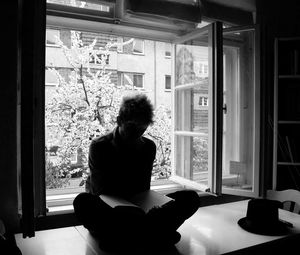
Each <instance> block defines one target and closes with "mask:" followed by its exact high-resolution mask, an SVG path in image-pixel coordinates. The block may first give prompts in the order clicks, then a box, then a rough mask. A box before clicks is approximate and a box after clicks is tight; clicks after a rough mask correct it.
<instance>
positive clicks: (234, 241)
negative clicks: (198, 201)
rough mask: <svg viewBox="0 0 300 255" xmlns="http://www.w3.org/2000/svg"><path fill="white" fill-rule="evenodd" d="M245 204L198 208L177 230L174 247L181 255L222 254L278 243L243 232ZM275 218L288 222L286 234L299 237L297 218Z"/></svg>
mask: <svg viewBox="0 0 300 255" xmlns="http://www.w3.org/2000/svg"><path fill="white" fill-rule="evenodd" d="M247 206H248V200H244V201H239V202H233V203H227V204H220V205H213V206H206V207H201V208H199V209H198V211H197V212H196V213H195V214H194V215H193V216H192V217H191V218H190V219H188V220H187V221H186V222H185V223H184V224H183V225H182V226H181V227H180V228H179V229H178V230H179V232H180V233H181V235H182V238H181V241H180V242H179V243H178V244H176V247H177V249H178V251H179V252H180V253H181V254H189V255H196V254H197V255H199V254H223V253H227V252H232V251H236V250H240V249H243V248H247V247H251V246H254V245H258V244H263V243H266V242H270V241H272V240H276V239H281V238H283V237H286V236H265V235H257V234H252V233H249V232H247V231H246V230H244V229H242V228H241V227H240V226H239V225H238V224H237V222H238V220H239V219H240V218H243V217H245V216H246V211H247ZM279 218H280V219H283V220H286V221H289V222H291V223H292V224H293V225H294V227H293V228H292V229H291V231H290V233H289V234H291V235H292V234H294V233H300V215H298V214H295V213H291V212H288V211H284V210H281V209H280V210H279Z"/></svg>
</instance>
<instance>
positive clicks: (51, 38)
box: [46, 29, 59, 45]
mask: <svg viewBox="0 0 300 255" xmlns="http://www.w3.org/2000/svg"><path fill="white" fill-rule="evenodd" d="M58 39H59V30H55V29H47V30H46V44H47V45H56V44H57V41H58Z"/></svg>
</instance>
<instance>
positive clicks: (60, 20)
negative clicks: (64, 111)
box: [37, 5, 182, 187]
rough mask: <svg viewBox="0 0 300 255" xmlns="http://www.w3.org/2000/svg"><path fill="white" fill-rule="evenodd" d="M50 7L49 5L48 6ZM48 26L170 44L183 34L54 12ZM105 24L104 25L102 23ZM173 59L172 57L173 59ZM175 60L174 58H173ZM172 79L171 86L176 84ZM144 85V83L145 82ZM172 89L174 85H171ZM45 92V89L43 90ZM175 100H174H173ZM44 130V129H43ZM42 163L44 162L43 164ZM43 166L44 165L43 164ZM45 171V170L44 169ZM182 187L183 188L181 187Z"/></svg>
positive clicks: (48, 16) (50, 12) (41, 159)
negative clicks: (78, 17) (136, 37)
mask: <svg viewBox="0 0 300 255" xmlns="http://www.w3.org/2000/svg"><path fill="white" fill-rule="evenodd" d="M47 6H48V5H47ZM47 12H48V15H47V24H50V25H51V26H52V27H55V28H59V27H60V26H63V27H67V28H71V29H76V28H75V27H77V26H78V28H77V29H78V30H88V31H91V32H103V33H113V34H120V35H122V36H130V37H135V36H139V37H140V38H143V39H144V40H147V39H149V40H158V41H163V42H167V43H170V42H172V41H173V40H174V39H176V38H178V36H179V35H180V34H181V33H182V31H179V30H178V31H177V32H174V31H170V30H164V31H163V30H162V29H161V30H157V29H153V28H147V29H145V28H141V27H134V26H124V25H123V26H122V25H115V24H111V23H109V22H107V21H103V20H101V21H99V20H97V19H94V20H93V19H91V20H78V19H77V18H76V17H77V16H76V15H77V14H76V15H74V16H72V15H69V17H68V18H67V17H63V16H62V15H58V16H56V15H55V13H54V12H53V10H50V11H47ZM100 22H104V23H100ZM171 56H174V51H173V49H172V51H171ZM171 58H172V57H171ZM172 59H173V58H172ZM172 80H174V79H171V84H172V83H173V82H174V81H172ZM143 84H144V81H143ZM171 87H172V85H171ZM42 89H43V90H44V88H42ZM172 100H173V99H172ZM40 126H41V123H39V124H38V125H37V128H39V127H40ZM43 128H44V127H43ZM39 145H40V146H44V144H42V143H40V142H39ZM43 160H44V158H40V159H39V161H43ZM41 163H42V162H41ZM42 164H43V163H42ZM43 170H44V169H43ZM181 187H182V186H181Z"/></svg>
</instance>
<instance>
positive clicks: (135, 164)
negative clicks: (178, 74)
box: [73, 94, 199, 250]
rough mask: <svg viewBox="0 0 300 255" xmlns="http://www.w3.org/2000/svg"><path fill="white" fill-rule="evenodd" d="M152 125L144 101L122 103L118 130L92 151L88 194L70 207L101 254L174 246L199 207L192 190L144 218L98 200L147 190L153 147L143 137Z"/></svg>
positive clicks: (149, 106)
mask: <svg viewBox="0 0 300 255" xmlns="http://www.w3.org/2000/svg"><path fill="white" fill-rule="evenodd" d="M152 123H153V106H152V104H151V102H150V101H149V99H148V98H147V97H146V96H145V95H142V94H138V95H135V96H131V97H125V98H124V99H123V102H122V104H121V107H120V110H119V115H118V117H117V127H116V128H115V129H114V130H113V132H111V133H108V134H107V135H104V136H102V137H100V138H96V139H94V140H93V141H92V143H91V145H90V151H89V168H90V175H89V177H88V179H87V181H86V191H87V192H86V193H81V194H79V195H78V196H77V197H76V198H75V200H74V203H73V205H74V210H75V214H76V216H77V218H78V220H79V221H80V222H82V223H83V225H84V226H85V227H86V228H87V229H88V230H89V231H90V232H91V233H92V234H94V235H96V236H97V237H98V239H99V242H100V244H102V248H106V249H115V248H117V249H120V250H123V249H132V248H136V247H141V246H142V247H145V246H146V247H150V246H155V247H156V246H157V247H162V246H172V245H174V244H175V243H177V242H178V241H179V240H180V234H179V233H178V232H177V231H176V230H177V229H178V228H179V227H180V225H181V224H182V223H183V222H184V221H185V220H186V219H187V218H189V217H190V216H192V215H193V214H194V213H195V212H196V210H197V209H198V207H199V196H198V194H197V193H196V192H194V191H191V190H184V191H177V192H174V193H171V194H168V196H169V197H171V198H173V199H174V200H173V201H170V202H168V203H167V204H165V205H163V206H160V207H154V208H153V209H150V211H149V212H148V213H145V212H144V211H142V210H137V208H135V207H128V206H127V207H126V206H117V207H114V208H112V207H110V206H109V205H108V204H106V203H105V202H104V201H103V200H102V199H101V198H100V197H99V195H100V194H108V195H114V196H118V197H121V198H125V199H126V198H129V197H131V196H133V195H135V194H138V193H140V192H143V191H147V190H149V189H150V182H151V173H152V167H153V161H154V159H155V154H156V146H155V143H154V142H153V141H152V140H150V139H148V138H146V137H144V136H143V134H144V132H145V131H146V129H147V127H148V126H149V125H150V124H152Z"/></svg>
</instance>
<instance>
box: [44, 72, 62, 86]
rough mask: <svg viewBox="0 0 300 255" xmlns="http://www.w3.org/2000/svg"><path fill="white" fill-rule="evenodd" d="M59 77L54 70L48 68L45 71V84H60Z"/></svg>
mask: <svg viewBox="0 0 300 255" xmlns="http://www.w3.org/2000/svg"><path fill="white" fill-rule="evenodd" d="M58 83H59V82H58V77H57V75H56V74H55V73H54V71H52V70H50V69H46V72H45V84H46V86H58Z"/></svg>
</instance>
